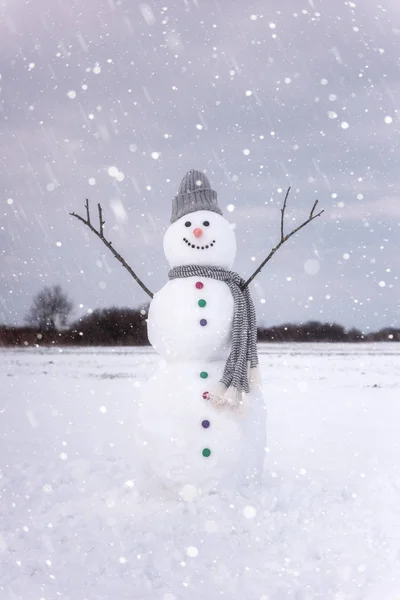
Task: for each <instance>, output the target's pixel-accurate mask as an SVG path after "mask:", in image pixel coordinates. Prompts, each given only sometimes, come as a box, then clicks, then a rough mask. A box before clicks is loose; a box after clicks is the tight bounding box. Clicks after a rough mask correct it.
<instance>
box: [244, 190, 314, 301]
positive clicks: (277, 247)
mask: <svg viewBox="0 0 400 600" xmlns="http://www.w3.org/2000/svg"><path fill="white" fill-rule="evenodd" d="M289 192H290V187H289V188H288V191H287V192H286V196H285V200H284V202H283V208H281V239H280V241H279V242H278V243H277V245H276V246H275V247H274V248H272V250H271V252H270V253H269V254H268V256H267V258H266V259H265V260H263V262H262V263H261V265H260V266H259V267H258V268H257V269H256V270H255V271H254V273H253V274H252V275H251V276H250V277H249V278H248V280H247V281H246V282H245V283H244V284H243V286H242V289H245V288H246V287H247V286H248V285H249V283H251V282H252V281H253V279H254V277H256V275H258V273H259V272H260V271H261V269H262V268H263V267H264V266H265V265H266V264H267V262H268V261H269V260H271V258H272V257H273V255H274V254H275V252H276V251H277V250H278V249H279V248H280V247H281V246H282V244H284V243H285V242H287V241H288V239H289V238H291V237H292V235H294V234H295V233H297V232H298V231H300V229H303V227H305V226H306V225H308V223H311V221H313V220H314V219H316V218H317V217H320V216H321V215H322V213H323V212H324V211H323V210H321V211H320V212H319V213H317V214H316V215H314V210H315V208H316V206H317V204H318V200H316V201H315V202H314V205H313V207H312V209H311V212H310V214H309V217H308V219H307V220H306V221H304V223H302V224H301V225H299V226H298V227H296V228H295V229H293V231H291V232H290V233H288V235H284V234H283V219H284V216H285V209H286V200H287V198H288V196H289Z"/></svg>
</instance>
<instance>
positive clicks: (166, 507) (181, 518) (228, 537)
mask: <svg viewBox="0 0 400 600" xmlns="http://www.w3.org/2000/svg"><path fill="white" fill-rule="evenodd" d="M157 360H158V358H157V356H156V355H155V354H153V353H152V352H151V351H150V350H149V349H148V348H144V349H143V348H142V349H132V348H122V349H121V348H115V349H109V348H107V349H63V350H62V351H61V350H60V349H21V350H2V351H0V599H1V600H11V599H17V598H21V599H23V600H57V599H61V600H83V599H87V600H102V599H104V600H106V599H107V600H124V599H133V600H136V599H137V600H139V599H140V600H141V599H143V600H181V599H188V600H196V599H201V600H203V599H204V600H216V599H219V598H227V599H229V600H236V599H237V600H239V599H240V600H286V599H288V600H289V599H294V600H313V599H316V598H318V599H321V600H356V599H357V600H399V599H400V345H396V344H378V345H370V344H369V345H343V346H342V345H327V344H318V345H317V344H314V345H300V344H298V345H288V344H285V345H278V344H276V345H264V346H261V348H260V360H261V367H262V375H263V381H264V387H265V396H266V399H267V404H268V424H267V426H268V448H267V452H266V468H265V480H264V483H263V489H262V491H261V492H260V491H257V490H248V491H247V492H246V493H245V494H244V495H242V496H240V497H229V494H228V495H227V496H226V497H220V496H216V495H213V496H209V497H206V498H201V499H197V500H193V501H192V502H185V501H183V500H182V502H178V503H176V502H175V503H173V502H164V503H163V504H162V503H161V502H160V501H157V500H152V501H147V502H145V501H144V500H143V499H142V498H140V497H138V494H137V492H136V489H135V485H134V481H133V478H134V475H133V473H134V465H135V462H137V461H140V456H135V454H134V451H133V449H132V448H133V445H132V439H133V436H134V435H135V423H134V410H133V408H134V407H133V404H134V402H135V400H136V399H137V398H138V395H139V392H140V386H141V384H142V383H143V382H144V381H145V380H146V378H147V377H148V376H149V374H150V373H151V372H152V371H153V370H154V368H155V366H156V363H157Z"/></svg>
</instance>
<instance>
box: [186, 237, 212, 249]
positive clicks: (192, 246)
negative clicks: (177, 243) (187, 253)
mask: <svg viewBox="0 0 400 600" xmlns="http://www.w3.org/2000/svg"><path fill="white" fill-rule="evenodd" d="M183 241H184V242H185V244H187V245H188V246H189V247H190V248H196V250H207V248H212V247H213V246H214V244H215V240H213V241H212V242H211V244H207V246H196V244H192V243H191V242H189V240H187V239H186V238H183Z"/></svg>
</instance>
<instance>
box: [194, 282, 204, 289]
mask: <svg viewBox="0 0 400 600" xmlns="http://www.w3.org/2000/svg"><path fill="white" fill-rule="evenodd" d="M196 287H197V289H198V290H201V288H203V287H204V283H201V281H198V282H197V283H196Z"/></svg>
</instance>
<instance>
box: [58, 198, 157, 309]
mask: <svg viewBox="0 0 400 600" xmlns="http://www.w3.org/2000/svg"><path fill="white" fill-rule="evenodd" d="M85 207H86V219H84V218H83V217H81V216H80V215H77V214H76V213H74V212H72V213H69V214H70V215H71V217H75V218H76V219H79V221H82V223H84V224H85V225H87V227H89V229H90V230H91V231H93V233H94V234H96V235H97V237H99V238H100V239H101V241H102V242H103V244H104V245H105V246H107V248H108V249H109V250H110V251H111V252H112V254H113V255H114V256H115V258H116V259H117V260H119V262H120V263H121V265H122V266H123V267H125V269H126V270H127V271H128V272H129V273H130V274H131V275H132V277H133V278H134V280H135V281H136V283H138V284H139V285H140V287H141V288H142V290H143V291H145V292H146V294H148V295H149V296H150V298H153V293H152V292H151V291H150V290H149V289H148V287H146V286H145V284H144V283H143V282H142V281H141V280H140V279H139V277H138V276H137V275H136V273H135V272H134V271H133V270H132V269H131V267H130V266H129V265H128V263H127V262H126V260H125V259H124V258H123V257H122V256H121V255H120V254H119V252H117V251H116V250H115V249H114V248H113V246H112V242H109V241H108V240H106V238H105V237H104V229H103V227H104V224H105V221H103V210H102V207H101V204H98V205H97V207H98V211H99V223H100V226H99V230H97V229H96V228H95V227H93V225H92V224H91V222H90V209H89V201H88V200H87V199H86V204H85Z"/></svg>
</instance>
